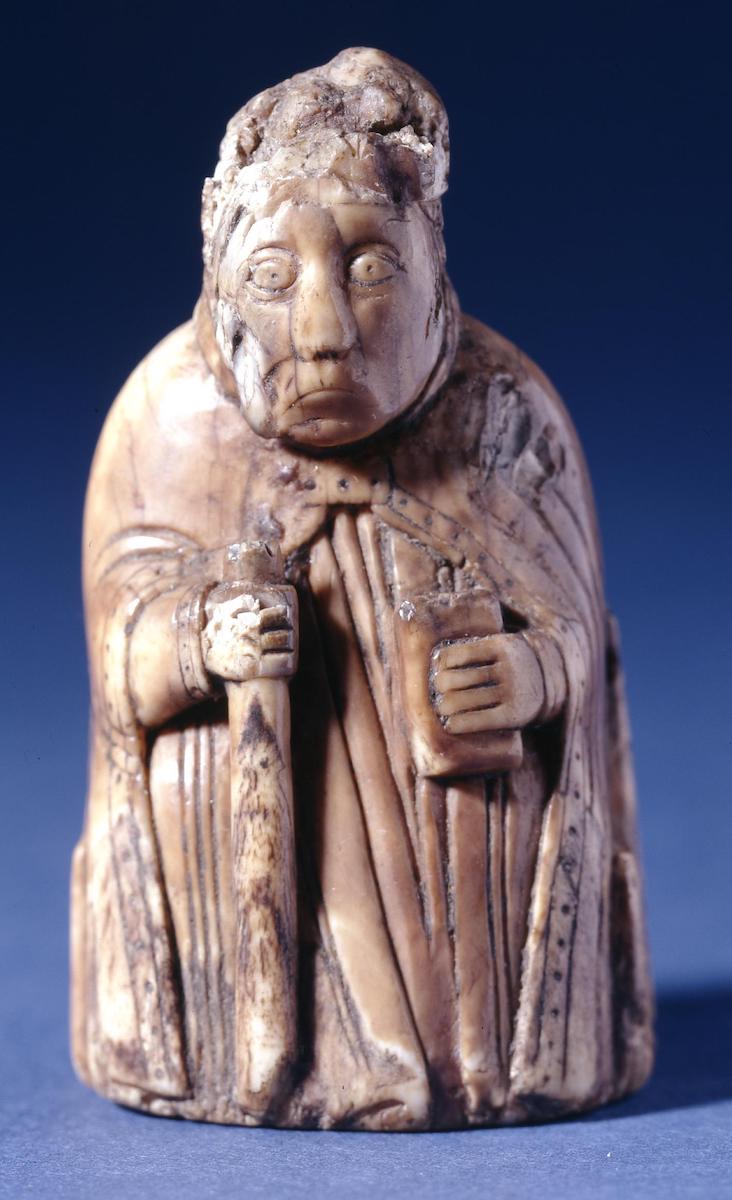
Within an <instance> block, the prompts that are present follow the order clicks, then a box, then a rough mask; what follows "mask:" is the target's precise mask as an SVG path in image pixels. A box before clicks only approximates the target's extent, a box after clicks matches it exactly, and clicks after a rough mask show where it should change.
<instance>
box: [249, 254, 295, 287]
mask: <svg viewBox="0 0 732 1200" xmlns="http://www.w3.org/2000/svg"><path fill="white" fill-rule="evenodd" d="M296 279H297V267H296V265H295V260H294V259H293V258H292V256H291V255H290V254H285V253H284V252H280V253H276V252H274V251H268V252H267V253H266V254H264V255H262V256H261V257H260V258H254V259H251V260H250V262H249V264H248V272H247V275H246V283H247V284H248V286H249V287H250V289H251V290H252V291H253V292H254V293H255V295H256V294H259V295H261V296H264V297H270V296H277V295H279V294H280V293H281V292H286V291H287V289H288V288H290V287H292V285H293V283H294V282H295V280H296Z"/></svg>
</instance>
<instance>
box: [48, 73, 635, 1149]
mask: <svg viewBox="0 0 732 1200" xmlns="http://www.w3.org/2000/svg"><path fill="white" fill-rule="evenodd" d="M447 167H448V139H447V121H446V117H445V113H444V110H443V108H442V105H441V103H440V101H439V99H438V97H437V96H436V95H435V93H434V92H433V90H432V89H431V87H430V86H429V84H427V83H426V82H425V81H424V80H423V79H422V78H421V77H420V76H418V75H417V74H416V73H415V72H414V71H412V70H411V69H410V68H409V67H407V66H405V65H404V64H401V63H398V62H397V61H396V60H394V59H391V58H389V57H388V56H387V55H384V54H381V53H380V52H378V51H373V50H347V51H344V52H343V53H342V54H341V55H339V56H338V57H337V58H336V59H334V60H333V61H332V62H331V63H329V64H328V65H327V66H325V67H323V68H320V69H318V70H316V71H312V72H307V73H305V74H304V75H301V76H296V77H295V78H294V79H292V80H288V81H286V82H285V83H283V84H280V85H278V86H277V87H276V88H273V89H270V91H268V92H264V93H262V94H261V95H260V96H258V97H255V98H254V100H252V101H250V102H249V104H248V105H246V106H245V108H243V109H242V110H241V112H239V113H238V114H237V115H236V116H235V117H234V118H233V120H232V121H231V122H230V124H229V127H228V130H227V133H226V137H225V139H224V141H223V143H222V146H221V156H220V160H219V163H218V165H217V168H216V170H215V172H214V174H213V176H212V178H211V179H209V180H207V182H206V185H205V188H204V200H203V236H204V282H203V291H202V295H201V299H200V301H199V303H198V305H197V307H196V311H195V314H194V317H193V320H192V321H190V322H188V323H187V324H186V325H184V326H182V327H181V328H180V329H178V330H176V331H175V332H174V333H172V334H171V335H170V336H169V337H168V338H166V339H165V341H163V342H162V343H161V344H160V345H159V346H158V347H157V348H156V349H154V350H153V351H152V352H151V354H150V355H148V357H147V358H146V359H145V360H144V362H143V363H141V364H140V366H139V367H138V368H137V370H136V371H135V372H134V373H133V374H132V376H131V377H130V379H129V380H128V382H127V383H126V385H125V386H124V388H123V390H122V392H121V393H120V395H119V397H118V398H117V401H116V402H115V405H114V407H113V408H112V411H111V413H110V415H109V417H108V420H107V423H106V425H105V428H104V431H103V433H102V436H101V438H100V442H99V446H98V449H97V453H96V456H95V459H94V464H93V467H92V473H91V479H90V483H89V491H88V497H87V507H86V515H85V530H84V547H85V558H84V591H85V603H86V615H87V630H88V645H89V659H90V669H91V687H92V742H91V755H90V781H89V795H88V802H87V811H86V818H85V823H84V830H83V833H82V837H81V839H80V841H79V844H78V846H77V848H76V851H75V854H74V860H73V871H72V943H71V947H72V949H71V952H72V1048H73V1056H74V1062H75V1065H76V1068H77V1071H78V1072H79V1074H80V1076H81V1077H82V1079H84V1080H86V1081H87V1082H88V1083H89V1084H90V1085H91V1086H92V1087H94V1088H96V1089H97V1090H98V1091H99V1092H101V1093H102V1094H104V1095H106V1096H109V1097H110V1098H112V1099H114V1100H117V1101H120V1102H122V1103H124V1104H128V1105H132V1106H134V1107H138V1108H141V1109H144V1110H146V1111H149V1112H152V1113H157V1114H161V1115H171V1116H172V1115H175V1116H183V1117H190V1118H194V1119H199V1120H211V1121H223V1122H229V1123H234V1124H242V1125H251V1124H274V1125H282V1126H291V1127H305V1128H326V1129H327V1128H355V1129H379V1130H409V1129H425V1128H437V1129H446V1128H458V1127H463V1126H470V1125H490V1124H502V1123H510V1122H514V1121H524V1120H541V1119H549V1118H552V1117H556V1116H559V1115H562V1114H565V1113H570V1112H576V1111H581V1110H584V1109H587V1108H590V1107H592V1106H593V1105H597V1104H600V1103H603V1102H604V1101H607V1100H610V1099H613V1098H615V1097H618V1096H621V1095H623V1094H625V1093H626V1092H628V1091H630V1090H632V1089H634V1088H637V1087H638V1086H640V1084H642V1082H643V1081H644V1079H645V1078H646V1076H647V1074H648V1072H649V1070H650V1067H651V1063H652V1056H653V1036H652V1007H653V1002H652V994H651V989H650V982H649V974H648V963H647V957H646V950H645V938H644V929H643V904H642V894H641V885H640V873H639V866H638V859H637V850H636V840H635V837H636V835H635V800H634V792H633V775H632V765H631V761H630V749H629V732H628V724H627V715H626V709H625V700H624V694H623V683H622V672H621V667H620V658H619V649H618V638H617V631H616V629H615V626H614V624H613V622H612V620H611V618H610V617H609V614H608V612H607V609H606V605H605V601H604V595H603V582H602V573H601V564H600V550H599V542H598V533H597V526H596V519H595V513H594V508H593V502H592V495H591V491H590V485H589V480H588V476H587V470H586V467H585V464H584V460H583V457H582V452H581V449H580V447H579V444H578V441H577V437H576V434H575V432H574V429H573V426H572V423H571V420H570V418H569V416H568V414H567V412H566V410H565V408H564V407H563V405H562V403H561V401H560V400H559V398H558V397H557V395H556V393H555V392H554V390H553V389H552V387H551V385H550V384H549V383H548V381H547V380H546V378H545V377H544V376H543V375H542V374H541V372H540V371H539V370H538V369H537V368H536V367H535V366H534V365H533V364H532V363H531V362H530V361H529V360H528V359H527V358H526V357H525V356H524V355H523V354H521V353H520V352H519V351H518V350H517V349H516V348H515V347H513V346H512V345H510V344H509V343H508V342H506V341H505V340H504V339H503V338H501V337H500V336H499V335H498V334H496V333H494V332H493V331H491V330H489V329H487V328H486V327H485V326H483V325H481V324H479V323H478V322H476V321H474V320H472V319H471V318H469V317H467V316H464V315H463V314H461V312H460V309H459V306H458V303H457V299H456V297H455V293H454V291H453V290H452V287H451V285H450V282H449V279H448V276H447V274H446V271H445V259H444V246H443V242H442V233H441V213H440V197H441V195H442V193H443V192H444V190H445V187H446V180H447ZM122 447H123V448H124V453H122V452H121V448H122Z"/></svg>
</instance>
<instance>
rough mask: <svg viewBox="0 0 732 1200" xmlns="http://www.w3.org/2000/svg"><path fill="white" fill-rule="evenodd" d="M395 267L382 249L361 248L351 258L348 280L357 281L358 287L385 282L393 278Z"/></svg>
mask: <svg viewBox="0 0 732 1200" xmlns="http://www.w3.org/2000/svg"><path fill="white" fill-rule="evenodd" d="M397 269H398V268H397V264H396V263H395V262H394V260H393V259H391V258H389V256H388V255H387V254H384V253H383V252H382V251H378V250H362V251H361V253H360V254H357V255H356V257H355V258H352V259H351V262H350V264H349V267H348V281H349V283H357V284H359V286H360V287H374V286H375V285H376V284H377V283H386V282H387V281H388V280H389V279H393V277H394V275H395V273H396V271H397Z"/></svg>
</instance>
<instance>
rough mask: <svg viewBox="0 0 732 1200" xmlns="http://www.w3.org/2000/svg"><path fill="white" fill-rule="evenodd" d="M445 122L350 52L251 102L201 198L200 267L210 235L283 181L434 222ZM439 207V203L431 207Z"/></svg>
mask: <svg viewBox="0 0 732 1200" xmlns="http://www.w3.org/2000/svg"><path fill="white" fill-rule="evenodd" d="M448 164H449V139H448V124H447V114H446V112H445V109H444V107H443V104H442V101H441V100H440V98H439V97H438V96H437V94H436V92H434V91H433V89H432V88H431V87H430V85H429V84H428V83H427V82H426V80H424V79H423V78H422V76H421V75H419V74H418V73H417V72H416V71H413V70H412V69H411V67H408V66H407V65H406V64H404V63H402V62H399V60H398V59H395V58H392V57H391V56H390V55H388V54H384V53H383V52H382V51H379V50H369V49H362V48H357V49H351V50H344V51H342V52H341V53H340V54H338V55H337V56H336V57H335V58H334V59H333V60H332V61H331V62H330V63H327V64H326V65H325V66H323V67H316V68H314V69H313V70H311V71H305V72H303V73H302V74H299V75H295V76H293V78H292V79H288V80H285V81H284V82H283V83H280V84H277V85H276V86H275V87H272V88H268V89H267V90H266V91H264V92H261V93H260V94H259V95H258V96H255V97H254V99H253V100H250V101H249V103H248V104H246V105H245V106H244V107H243V108H242V109H240V110H239V112H238V113H237V114H236V116H234V117H233V118H232V120H231V121H230V122H229V125H228V127H227V131H226V135H225V137H224V139H223V141H222V143H221V148H220V153H219V161H218V164H217V166H216V169H215V171H214V174H213V177H212V178H211V179H207V180H206V183H205V185H204V191H203V213H202V226H203V235H204V262H205V264H206V266H207V268H209V269H210V267H211V265H212V262H213V258H214V250H213V247H214V243H215V242H216V241H217V235H218V234H219V231H221V230H223V231H224V237H226V231H230V229H231V227H232V226H233V225H235V224H236V222H237V221H238V220H239V219H240V217H241V215H242V212H245V211H249V210H251V209H253V208H256V207H258V204H259V202H260V201H261V200H262V199H264V198H265V197H266V196H267V195H268V194H269V193H271V191H272V189H273V188H275V187H282V186H283V185H286V184H287V182H288V181H290V180H301V179H308V178H318V177H322V176H326V175H327V176H332V177H336V178H339V179H340V180H342V182H343V183H345V184H346V185H347V186H348V188H349V190H350V191H351V192H352V193H353V194H354V195H355V197H356V198H357V199H362V200H367V201H369V202H371V203H374V202H377V203H378V202H379V201H381V202H382V203H396V204H402V203H406V202H418V203H421V204H422V205H426V206H429V209H428V211H429V210H430V209H431V210H432V211H429V215H430V217H431V219H432V220H434V221H435V222H436V223H439V222H440V217H439V198H440V196H441V195H442V193H443V192H444V191H445V190H446V187H447V173H448ZM433 202H438V203H436V204H435V203H433Z"/></svg>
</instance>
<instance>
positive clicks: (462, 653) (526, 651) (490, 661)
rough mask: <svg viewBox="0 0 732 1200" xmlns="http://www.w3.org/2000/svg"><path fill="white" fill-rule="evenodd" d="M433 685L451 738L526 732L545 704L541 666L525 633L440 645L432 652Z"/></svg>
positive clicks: (435, 705)
mask: <svg viewBox="0 0 732 1200" xmlns="http://www.w3.org/2000/svg"><path fill="white" fill-rule="evenodd" d="M430 683H431V685H432V686H431V695H432V697H433V699H432V703H433V705H434V708H435V711H436V712H437V715H438V716H439V717H440V718H441V720H442V722H443V724H444V726H445V728H446V729H447V730H448V732H449V733H482V732H484V731H487V730H502V729H523V728H524V726H526V725H530V724H531V722H532V721H533V720H534V718H535V717H536V716H537V715H538V713H539V710H540V709H541V706H542V704H543V701H544V680H543V676H542V673H541V667H540V666H539V661H538V659H537V657H536V654H535V653H534V651H533V650H532V648H531V646H530V645H529V643H528V642H527V641H525V640H524V638H522V636H521V634H520V633H492V634H489V635H488V636H487V637H474V638H460V639H459V640H458V641H455V642H451V643H448V644H446V643H444V642H441V643H440V644H439V645H438V646H436V647H435V649H434V650H433V652H432V667H431V671H430Z"/></svg>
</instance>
